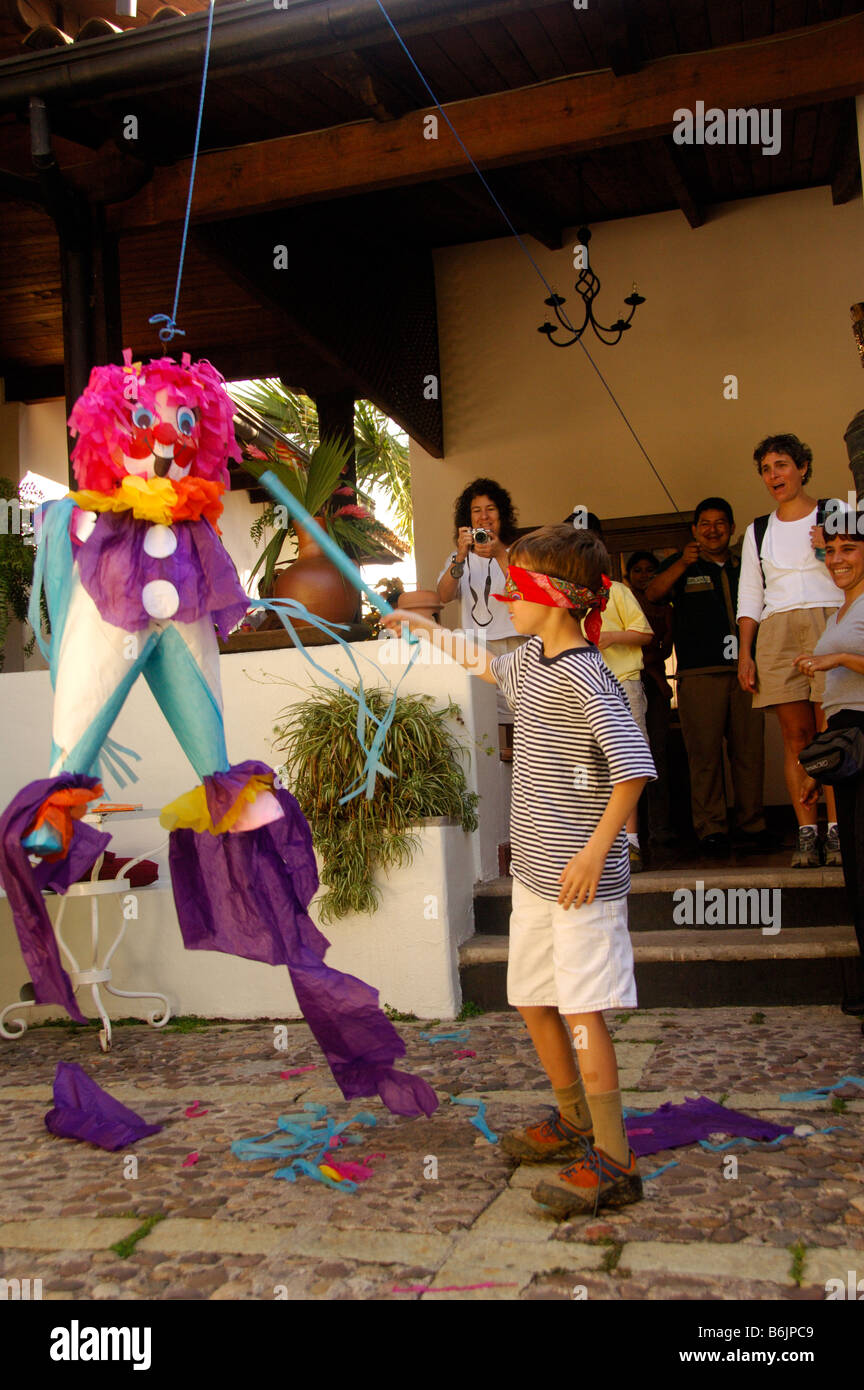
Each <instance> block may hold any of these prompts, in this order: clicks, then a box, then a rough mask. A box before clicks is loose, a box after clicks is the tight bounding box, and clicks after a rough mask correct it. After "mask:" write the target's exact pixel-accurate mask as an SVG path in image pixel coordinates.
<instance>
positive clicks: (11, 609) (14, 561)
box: [0, 477, 48, 671]
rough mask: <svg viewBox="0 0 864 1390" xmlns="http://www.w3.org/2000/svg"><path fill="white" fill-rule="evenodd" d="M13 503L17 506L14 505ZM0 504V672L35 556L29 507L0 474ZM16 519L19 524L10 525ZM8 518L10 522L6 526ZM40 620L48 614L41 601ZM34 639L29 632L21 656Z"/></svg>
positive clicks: (21, 618) (22, 616) (21, 617)
mask: <svg viewBox="0 0 864 1390" xmlns="http://www.w3.org/2000/svg"><path fill="white" fill-rule="evenodd" d="M16 502H17V504H18V505H17V507H16V505H15V504H16ZM0 507H2V508H3V511H4V513H5V521H6V524H5V527H3V528H0V671H2V669H3V663H4V661H5V659H6V640H7V637H8V635H9V628H10V626H11V624H12V623H13V622H19V623H26V622H27V608H28V605H29V603H30V590H31V588H32V585H33V564H34V561H35V557H36V547H35V544H34V537H33V527H32V524H31V522H30V519H29V513H30V509H29V508H28V506H27V504H26V503H24V502H22V501H21V497H20V494H19V492H18V489H17V487H16V486H15V484H14V483H13V482H12V481H11V480H10V479H9V478H3V477H0ZM16 518H19V523H18V525H17V526H16V525H15V524H14V522H15V519H16ZM10 520H11V521H12V522H13V524H12V525H10V524H9V523H10ZM42 610H43V619H44V621H45V623H46V625H47V621H48V614H47V611H46V610H45V603H44V598H43V602H42ZM35 642H36V635H35V633H33V632H31V633H30V638H29V641H27V642H26V643H25V646H24V655H25V656H30V655H31V653H32V651H33V647H34V644H35Z"/></svg>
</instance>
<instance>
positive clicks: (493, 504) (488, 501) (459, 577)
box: [438, 478, 525, 725]
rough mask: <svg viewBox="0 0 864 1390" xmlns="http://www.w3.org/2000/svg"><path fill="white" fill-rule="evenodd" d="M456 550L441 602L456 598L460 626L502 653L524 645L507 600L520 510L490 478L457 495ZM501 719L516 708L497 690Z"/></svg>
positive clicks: (442, 581) (509, 719)
mask: <svg viewBox="0 0 864 1390" xmlns="http://www.w3.org/2000/svg"><path fill="white" fill-rule="evenodd" d="M453 532H454V537H455V541H456V549H455V550H454V551H453V553H452V554H451V555H450V558H449V559H448V561H447V563H446V565H445V566H444V568H443V570H442V571H441V573H440V575H439V576H438V597H439V598H440V600H441V602H442V603H449V602H450V600H451V599H454V598H458V599H459V600H460V605H461V613H460V621H459V627H460V629H461V630H462V631H463V632H465V633H466V634H468V636H469V637H470V638H473V639H474V640H477V641H479V642H482V644H483V645H484V646H486V647H488V648H489V650H490V651H491V652H494V654H495V655H496V656H499V655H500V654H501V652H511V651H513V649H514V647H518V646H520V644H521V643H522V642H524V640H525V638H524V637H520V636H519V634H518V633H517V631H516V629H515V627H514V626H513V624H512V623H511V621H510V615H509V613H508V611H507V605H506V604H505V603H495V601H494V600H493V599H492V598H491V595H492V594H495V593H498V594H501V593H503V592H504V583H505V580H506V578H507V553H508V548H509V547H510V546H511V545H512V544H513V542H514V541H515V539H516V513H515V512H514V510H513V502H512V500H511V498H510V494H509V492H506V491H505V490H504V488H503V487H499V485H498V484H497V483H495V482H493V481H492V479H491V478H475V480H474V482H473V483H471V484H469V486H468V487H466V489H465V491H464V492H463V493H462V494H461V496H460V497H458V498H457V501H456V508H455V512H454V517H453ZM498 722H499V724H506V725H512V723H513V712H512V710H511V709H510V707H509V706H508V705H507V703H506V701H505V700H504V699H503V697H502V695H501V693H500V691H499V693H498Z"/></svg>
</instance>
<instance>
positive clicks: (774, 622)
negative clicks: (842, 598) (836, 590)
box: [753, 608, 837, 709]
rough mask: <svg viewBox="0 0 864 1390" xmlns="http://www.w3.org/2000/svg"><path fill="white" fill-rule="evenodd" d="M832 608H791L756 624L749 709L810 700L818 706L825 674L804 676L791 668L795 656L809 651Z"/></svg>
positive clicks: (801, 672)
mask: <svg viewBox="0 0 864 1390" xmlns="http://www.w3.org/2000/svg"><path fill="white" fill-rule="evenodd" d="M836 612H837V609H836V608H792V609H790V610H789V612H787V613H772V614H771V616H770V617H768V618H765V619H764V621H763V622H761V623H760V624H759V636H758V639H757V642H756V683H757V685H758V687H759V688H758V690H757V691H756V694H755V695H754V696H753V708H754V709H762V708H764V707H765V706H767V705H788V704H791V702H792V701H793V700H810V701H812V702H813V703H814V704H818V705H821V703H822V701H823V698H824V696H825V672H824V671H816V672H814V674H813V675H812V676H805V675H804V673H803V671H799V669H798V667H797V666H794V665H793V662H794V660H795V658H796V656H801V655H802V654H803V653H804V652H812V650H813V648H814V647H815V646H816V643H817V642H818V641H819V638H820V637H821V636H822V633H823V632H824V631H825V624H826V623H827V621H828V619H829V618H830V616H831V614H832V613H836Z"/></svg>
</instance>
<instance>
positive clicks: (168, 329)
mask: <svg viewBox="0 0 864 1390" xmlns="http://www.w3.org/2000/svg"><path fill="white" fill-rule="evenodd" d="M214 8H215V6H214V3H213V0H210V7H209V10H208V14H207V37H206V39H205V41H204V71H203V73H202V74H201V93H200V95H199V97H198V122H197V125H196V127H195V144H194V145H193V147H192V171H191V173H190V175H189V194H188V197H187V199H186V216H185V218H184V221H183V237H182V240H181V242H180V264H179V265H178V267H177V283H176V285H175V286H174V308H173V309H172V310H171V313H170V315H169V314H153V315H151V317H150V320H149V321H150V323H153V324H156V323H161V324H164V327H163V328H160V329H159V337H160V339H161V341H162V342H163V343H170V342H171V339H172V338H174V337H175V336H179V337H181V338H185V337H186V333H185V330H184V329H182V328H178V327H177V322H176V320H177V305H178V304H179V302H180V282H181V280H182V279H183V262H184V260H185V259H186V240H187V237H188V235H189V217H190V214H191V212H192V193H193V190H194V188H195V171H196V169H197V166H198V145H199V143H200V140H201V122H202V120H203V117H204V93H205V91H206V89H207V70H208V68H209V67H210V37H211V35H212V33H213V10H214Z"/></svg>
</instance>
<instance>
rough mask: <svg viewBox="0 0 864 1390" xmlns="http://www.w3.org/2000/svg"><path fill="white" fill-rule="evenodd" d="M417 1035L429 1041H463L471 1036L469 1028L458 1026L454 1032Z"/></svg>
mask: <svg viewBox="0 0 864 1390" xmlns="http://www.w3.org/2000/svg"><path fill="white" fill-rule="evenodd" d="M417 1036H418V1037H420V1038H422V1039H423V1041H424V1042H430V1043H437V1042H465V1039H466V1038H469V1037H470V1036H471V1029H470V1028H460V1029H459V1030H458V1031H457V1032H455V1033H418V1035H417Z"/></svg>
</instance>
